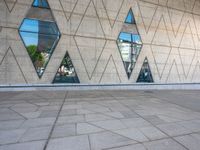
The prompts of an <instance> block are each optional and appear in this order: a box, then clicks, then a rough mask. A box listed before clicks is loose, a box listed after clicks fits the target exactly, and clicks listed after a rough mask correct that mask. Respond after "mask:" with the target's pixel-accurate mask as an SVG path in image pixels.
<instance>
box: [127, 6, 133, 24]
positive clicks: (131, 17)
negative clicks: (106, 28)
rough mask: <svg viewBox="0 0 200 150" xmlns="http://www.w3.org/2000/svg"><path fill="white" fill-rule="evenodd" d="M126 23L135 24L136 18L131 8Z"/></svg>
mask: <svg viewBox="0 0 200 150" xmlns="http://www.w3.org/2000/svg"><path fill="white" fill-rule="evenodd" d="M125 23H130V24H135V19H134V16H133V12H132V10H131V9H130V10H129V12H128V15H127V17H126V20H125Z"/></svg>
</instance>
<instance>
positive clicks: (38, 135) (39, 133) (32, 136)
mask: <svg viewBox="0 0 200 150" xmlns="http://www.w3.org/2000/svg"><path fill="white" fill-rule="evenodd" d="M51 129H52V127H51V126H47V127H38V128H30V129H28V130H27V131H26V132H25V133H24V135H23V136H22V137H21V139H20V142H28V141H39V140H47V139H48V136H49V134H50V131H51Z"/></svg>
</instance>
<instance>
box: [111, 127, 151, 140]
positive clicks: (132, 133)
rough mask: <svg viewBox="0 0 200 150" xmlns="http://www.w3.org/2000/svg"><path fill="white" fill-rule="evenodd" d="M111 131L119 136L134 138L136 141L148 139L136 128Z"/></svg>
mask: <svg viewBox="0 0 200 150" xmlns="http://www.w3.org/2000/svg"><path fill="white" fill-rule="evenodd" d="M113 132H114V133H117V134H119V135H121V136H124V137H127V138H129V139H132V140H135V141H137V142H146V141H149V139H148V138H147V137H146V136H145V135H144V134H143V133H142V132H141V131H140V130H139V129H136V128H128V129H122V130H116V131H113Z"/></svg>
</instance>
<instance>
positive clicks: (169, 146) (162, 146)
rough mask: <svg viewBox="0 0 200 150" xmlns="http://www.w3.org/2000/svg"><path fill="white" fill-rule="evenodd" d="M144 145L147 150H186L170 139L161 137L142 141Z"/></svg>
mask: <svg viewBox="0 0 200 150" xmlns="http://www.w3.org/2000/svg"><path fill="white" fill-rule="evenodd" d="M144 146H145V147H146V149H148V150H186V149H185V148H184V147H183V146H182V145H180V144H178V143H177V142H175V141H173V140H171V139H163V140H158V141H153V142H148V143H144Z"/></svg>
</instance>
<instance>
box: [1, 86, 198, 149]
mask: <svg viewBox="0 0 200 150" xmlns="http://www.w3.org/2000/svg"><path fill="white" fill-rule="evenodd" d="M199 97H200V93H199V91H194V90H193V91H175V90H174V91H131V90H129V91H128V90H124V91H123V90H121V91H67V92H62V91H34V92H1V93H0V150H133V149H134V150H199V147H200V109H199V108H198V106H199V105H200V99H199Z"/></svg>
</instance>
